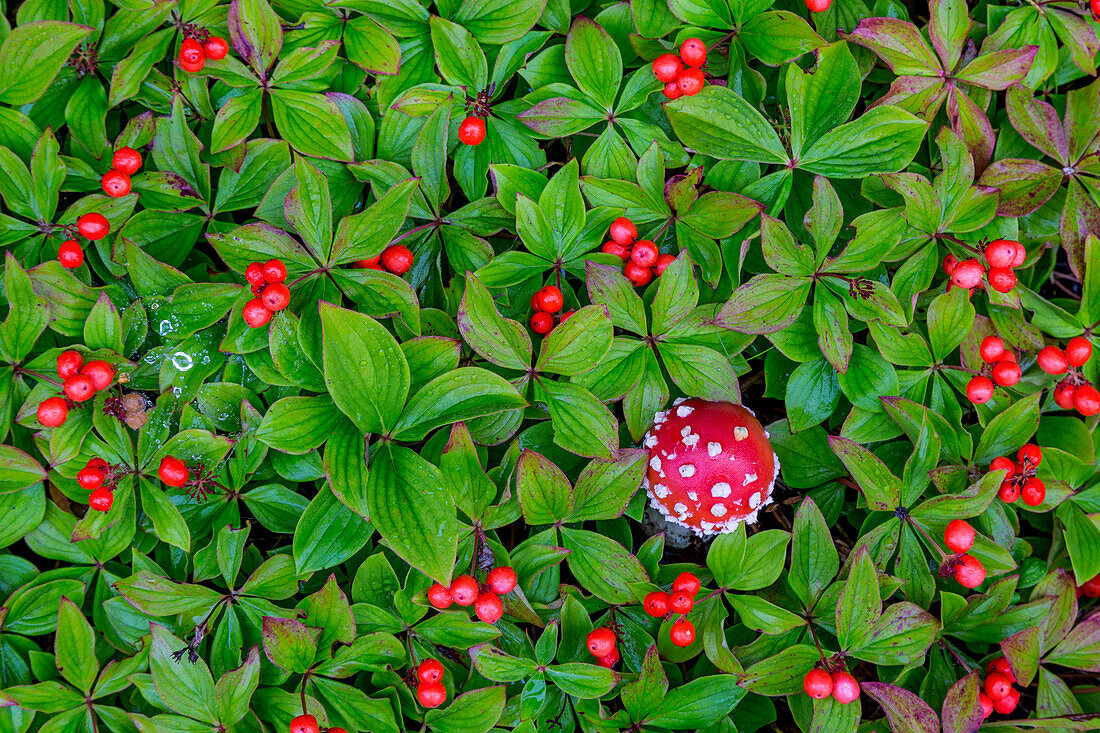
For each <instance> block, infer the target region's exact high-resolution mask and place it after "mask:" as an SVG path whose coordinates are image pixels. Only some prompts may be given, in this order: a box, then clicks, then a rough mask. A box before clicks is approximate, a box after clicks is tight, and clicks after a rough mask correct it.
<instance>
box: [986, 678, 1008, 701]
mask: <svg viewBox="0 0 1100 733" xmlns="http://www.w3.org/2000/svg"><path fill="white" fill-rule="evenodd" d="M1011 689H1012V683H1011V682H1009V681H1008V678H1007V677H1005V676H1004V675H1003V674H1001V673H1000V672H993V673H992V674H990V675H988V676H987V677H986V678H985V694H987V695H989V697H990V699H992V700H993V701H997V700H1000V699H1001V698H1002V697H1004V696H1005V695H1007V694H1008V691H1009V690H1011Z"/></svg>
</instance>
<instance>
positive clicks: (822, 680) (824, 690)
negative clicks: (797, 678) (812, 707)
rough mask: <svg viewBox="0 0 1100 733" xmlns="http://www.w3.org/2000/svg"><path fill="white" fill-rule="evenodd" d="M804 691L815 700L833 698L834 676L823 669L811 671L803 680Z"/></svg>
mask: <svg viewBox="0 0 1100 733" xmlns="http://www.w3.org/2000/svg"><path fill="white" fill-rule="evenodd" d="M802 689H803V690H805V691H806V694H807V695H809V696H810V697H812V698H813V699H814V700H824V699H826V698H828V697H832V695H833V676H832V675H831V674H829V673H828V672H826V671H825V670H823V669H816V668H815V669H811V670H810V671H809V672H807V673H806V676H805V677H803V678H802Z"/></svg>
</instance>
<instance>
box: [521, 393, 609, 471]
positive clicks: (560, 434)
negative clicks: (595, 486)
mask: <svg viewBox="0 0 1100 733" xmlns="http://www.w3.org/2000/svg"><path fill="white" fill-rule="evenodd" d="M535 399H537V400H539V401H541V402H545V403H546V407H547V409H548V410H549V411H550V422H551V424H552V425H553V427H554V442H555V443H556V444H557V445H559V446H561V447H562V448H565V449H566V450H567V451H570V452H573V453H576V454H577V455H582V456H589V457H592V458H611V457H612V456H613V455H614V454H615V452H616V451H617V449H618V445H619V437H618V423H617V421H616V420H615V416H614V415H612V414H611V412H610V410H608V409H607V407H606V406H605V405H604V404H603V403H601V402H600V401H599V400H597V399H596V398H595V397H594V396H593V395H592V393H591V392H589V391H588V390H586V389H584V388H583V387H578V386H577V385H575V384H571V383H569V382H556V381H554V380H552V379H543V378H536V379H535Z"/></svg>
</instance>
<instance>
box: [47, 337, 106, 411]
mask: <svg viewBox="0 0 1100 733" xmlns="http://www.w3.org/2000/svg"><path fill="white" fill-rule="evenodd" d="M57 376H59V377H61V379H62V380H64V381H62V383H61V391H62V392H64V393H65V397H60V396H58V397H47V398H46V399H44V400H42V402H40V403H39V404H38V411H37V415H38V422H39V423H41V424H42V425H43V426H44V427H47V428H56V427H58V426H59V425H63V424H64V423H65V420H67V419H68V417H69V406H70V403H73V402H85V401H87V400H90V399H91V398H92V397H94V396H95V393H96V392H102V391H103V390H105V389H107V388H108V387H110V386H111V382H113V381H114V379H115V368H114V367H113V366H111V365H110V364H108V363H107V362H105V361H99V360H98V359H97V360H95V361H90V362H88V363H87V364H85V363H84V356H83V355H81V353H80V352H79V351H73V350H72V349H69V350H68V351H62V352H61V353H60V354H58V356H57Z"/></svg>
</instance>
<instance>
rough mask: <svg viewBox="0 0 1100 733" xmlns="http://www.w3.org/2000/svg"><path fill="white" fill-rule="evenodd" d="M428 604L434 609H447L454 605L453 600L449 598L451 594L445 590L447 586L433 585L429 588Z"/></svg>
mask: <svg viewBox="0 0 1100 733" xmlns="http://www.w3.org/2000/svg"><path fill="white" fill-rule="evenodd" d="M428 603H430V604H432V606H433V607H435V608H447V607H448V606H450V605H451V604H452V603H454V599H453V598H451V592H450V591H449V590H447V586H445V585H441V584H439V583H434V584H433V585H432V587H431V588H428Z"/></svg>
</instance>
